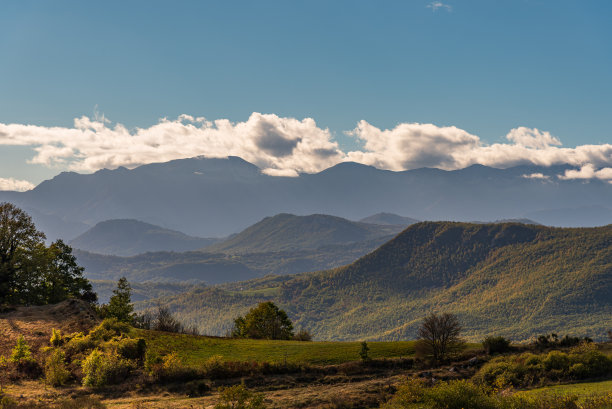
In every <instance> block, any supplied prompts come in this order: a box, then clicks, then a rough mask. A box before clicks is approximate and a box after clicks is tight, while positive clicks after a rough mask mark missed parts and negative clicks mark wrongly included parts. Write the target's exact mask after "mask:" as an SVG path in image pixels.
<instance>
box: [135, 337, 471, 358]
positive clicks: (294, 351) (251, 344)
mask: <svg viewBox="0 0 612 409" xmlns="http://www.w3.org/2000/svg"><path fill="white" fill-rule="evenodd" d="M135 331H137V334H136V336H138V337H143V338H145V339H146V341H147V345H148V348H150V350H152V351H155V352H158V353H160V354H165V353H168V352H172V351H178V354H179V356H180V357H181V359H182V360H183V363H185V364H187V365H193V366H197V365H201V364H202V363H204V362H205V361H206V360H207V359H208V358H210V357H212V356H216V355H217V356H222V357H223V359H224V360H227V361H259V362H277V363H283V362H285V361H286V362H288V363H305V364H314V365H330V364H340V363H343V362H349V361H357V360H359V359H360V357H359V351H360V349H361V344H360V343H359V342H299V341H269V340H254V339H226V338H211V337H203V336H193V335H186V334H170V333H163V332H157V331H143V330H135ZM368 347H369V348H370V351H369V356H370V357H371V358H399V357H409V356H411V355H413V354H414V341H399V342H368ZM470 348H476V346H475V345H473V346H470Z"/></svg>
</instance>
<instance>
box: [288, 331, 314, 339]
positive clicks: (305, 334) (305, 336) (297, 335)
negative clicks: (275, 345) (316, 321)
mask: <svg viewBox="0 0 612 409" xmlns="http://www.w3.org/2000/svg"><path fill="white" fill-rule="evenodd" d="M293 340H294V341H312V335H310V332H308V330H306V329H301V330H299V331H298V332H296V333H295V335H293Z"/></svg>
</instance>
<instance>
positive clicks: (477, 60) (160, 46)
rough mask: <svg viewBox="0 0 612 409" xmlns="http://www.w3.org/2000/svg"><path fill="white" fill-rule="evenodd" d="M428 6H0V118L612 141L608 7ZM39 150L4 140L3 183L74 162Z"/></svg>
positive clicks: (521, 1) (59, 123) (346, 140)
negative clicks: (185, 120)
mask: <svg viewBox="0 0 612 409" xmlns="http://www.w3.org/2000/svg"><path fill="white" fill-rule="evenodd" d="M438 3H439V2H431V1H419V0H412V1H396V2H393V1H301V2H297V1H286V0H285V1H262V2H255V1H244V2H242V1H240V2H239V1H197V2H196V1H193V2H191V1H175V2H170V1H166V2H158V1H104V2H82V1H73V2H70V1H53V2H49V1H39V2H36V1H7V2H3V6H2V13H0V53H1V55H2V63H1V64H0V123H2V124H21V125H38V126H40V127H65V128H67V129H68V128H71V127H73V126H74V119H75V118H79V117H82V116H88V117H90V118H94V112H97V113H98V118H99V117H100V116H101V115H102V114H103V115H104V116H105V117H106V118H108V119H110V120H111V121H112V123H120V124H122V125H124V126H125V127H126V128H127V129H128V130H133V129H134V128H136V127H139V128H148V127H151V126H154V125H155V124H156V123H157V122H158V120H159V118H162V117H166V118H172V119H176V118H177V117H178V116H179V115H181V114H189V115H193V116H194V117H200V116H203V117H206V118H207V119H209V120H215V119H220V118H227V119H229V120H231V121H233V122H244V121H247V120H249V118H250V116H251V114H252V113H253V112H259V113H263V114H274V115H276V116H278V117H280V118H297V119H299V120H302V119H303V118H308V117H310V118H313V119H314V120H315V121H316V125H317V127H318V128H321V129H326V128H327V129H328V130H329V135H330V137H331V140H332V141H335V142H337V143H338V148H339V149H340V150H341V151H342V152H345V153H346V152H349V151H351V150H358V149H361V148H362V147H363V145H364V144H367V141H371V140H370V139H367V138H363V137H361V138H356V137H354V135H353V136H350V135H346V134H345V131H350V130H353V129H355V128H356V127H357V124H358V123H359V121H360V120H365V121H367V122H368V124H371V125H372V126H374V127H376V128H378V129H380V130H387V129H389V130H390V129H393V128H395V127H396V126H398V124H402V123H422V124H427V123H431V124H434V125H436V126H438V127H450V126H454V127H457V128H459V129H461V130H464V131H466V132H467V133H469V134H470V135H477V136H478V137H479V138H480V142H479V143H483V144H495V143H502V142H505V141H507V136H506V135H507V134H508V132H510V131H511V130H512V129H516V128H518V127H526V128H529V129H533V128H537V129H538V130H540V131H542V132H549V133H550V134H551V135H552V136H553V137H556V138H558V139H559V140H560V141H561V142H562V143H563V146H564V147H575V146H578V145H584V144H609V143H610V142H612V132H611V131H610V126H609V117H610V113H611V112H612V102H611V98H610V96H611V95H612V79H611V78H612V75H611V74H610V73H612V47H611V46H610V41H611V40H612V24H610V21H611V18H612V3H610V2H609V1H589V2H583V1H536V0H534V1H528V0H514V1H491V0H486V1H484V0H483V1H467V0H454V1H451V0H447V1H443V2H442V3H443V4H442V3H440V4H438ZM109 126H110V125H109ZM53 143H54V144H55V145H56V146H57V145H58V142H57V141H55V142H53ZM60 145H61V144H60ZM36 146H37V144H36V143H31V144H26V145H24V144H23V143H20V146H12V145H8V144H4V145H0V178H15V179H23V180H28V181H30V182H33V183H38V182H40V181H41V180H42V179H44V178H48V177H51V176H53V175H54V174H57V173H58V172H59V171H60V170H64V169H68V168H69V164H70V160H67V161H65V162H62V161H59V160H55V161H52V162H49V161H48V162H44V160H43V159H41V160H38V162H39V163H38V164H28V163H27V161H28V160H31V159H32V158H33V157H34V155H35V154H36V152H34V151H33V150H32V149H33V148H35V147H36ZM80 154H81V155H87V153H86V152H85V151H83V152H81V153H80ZM149 157H150V156H149ZM160 158H161V159H165V158H166V157H165V156H163V155H161V156H160ZM373 160H374V159H372V161H373ZM100 163H102V162H100ZM104 163H109V164H111V165H112V164H113V163H117V164H120V163H123V162H117V161H115V162H113V161H110V162H104ZM368 163H370V162H368ZM371 163H372V164H374V163H382V162H381V160H380V159H377V160H376V161H375V162H371ZM402 163H403V162H402ZM406 163H417V162H406ZM419 163H420V162H419ZM461 163H463V162H461ZM466 163H467V162H466ZM135 164H136V163H135ZM425 164H427V163H425ZM432 165H433V166H435V165H436V164H435V163H433V164H432ZM398 166H399V165H398ZM598 166H599V167H601V166H603V165H601V164H599V165H598ZM391 167H393V166H391ZM396 167H397V166H396ZM442 167H443V166H442ZM596 167H597V166H596ZM79 169H81V170H83V171H87V170H95V166H94V167H90V168H87V167H86V166H81V167H80V168H78V169H77V170H79ZM307 169H308V168H303V169H302V168H300V169H298V171H304V170H307Z"/></svg>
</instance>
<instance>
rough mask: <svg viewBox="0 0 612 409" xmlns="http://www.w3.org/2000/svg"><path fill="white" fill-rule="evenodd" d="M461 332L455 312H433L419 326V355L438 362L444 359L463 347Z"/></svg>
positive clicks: (417, 350) (417, 345)
mask: <svg viewBox="0 0 612 409" xmlns="http://www.w3.org/2000/svg"><path fill="white" fill-rule="evenodd" d="M460 332H461V325H460V324H459V320H458V319H457V316H455V315H454V314H449V313H444V314H441V315H436V314H431V315H430V316H428V317H426V318H425V319H424V320H423V323H422V324H421V327H420V328H419V331H418V335H419V340H418V341H417V344H416V352H417V355H418V356H422V357H428V358H431V359H433V361H434V362H436V363H438V362H441V361H443V360H444V359H446V358H447V357H448V356H449V355H450V354H452V353H454V352H457V351H459V350H461V348H462V347H463V344H464V342H463V341H462V340H461V338H459V334H460Z"/></svg>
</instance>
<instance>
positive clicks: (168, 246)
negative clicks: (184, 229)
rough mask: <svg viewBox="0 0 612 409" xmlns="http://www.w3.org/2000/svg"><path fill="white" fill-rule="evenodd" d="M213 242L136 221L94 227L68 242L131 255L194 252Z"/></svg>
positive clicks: (113, 222) (110, 221)
mask: <svg viewBox="0 0 612 409" xmlns="http://www.w3.org/2000/svg"><path fill="white" fill-rule="evenodd" d="M217 241H219V240H218V239H204V238H200V237H192V236H188V235H186V234H183V233H181V232H179V231H175V230H169V229H164V228H163V227H160V226H155V225H153V224H149V223H144V222H141V221H138V220H133V219H118V220H107V221H104V222H100V223H98V224H96V225H95V226H94V227H92V228H91V229H89V230H87V231H86V232H85V233H83V234H81V235H80V236H78V237H77V238H75V239H74V240H72V241H70V245H71V246H72V247H74V248H77V249H81V250H85V251H89V252H93V253H99V254H107V255H116V256H134V255H136V254H141V253H146V252H150V251H189V250H196V249H199V248H202V247H206V246H209V245H211V244H213V243H215V242H217Z"/></svg>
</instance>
